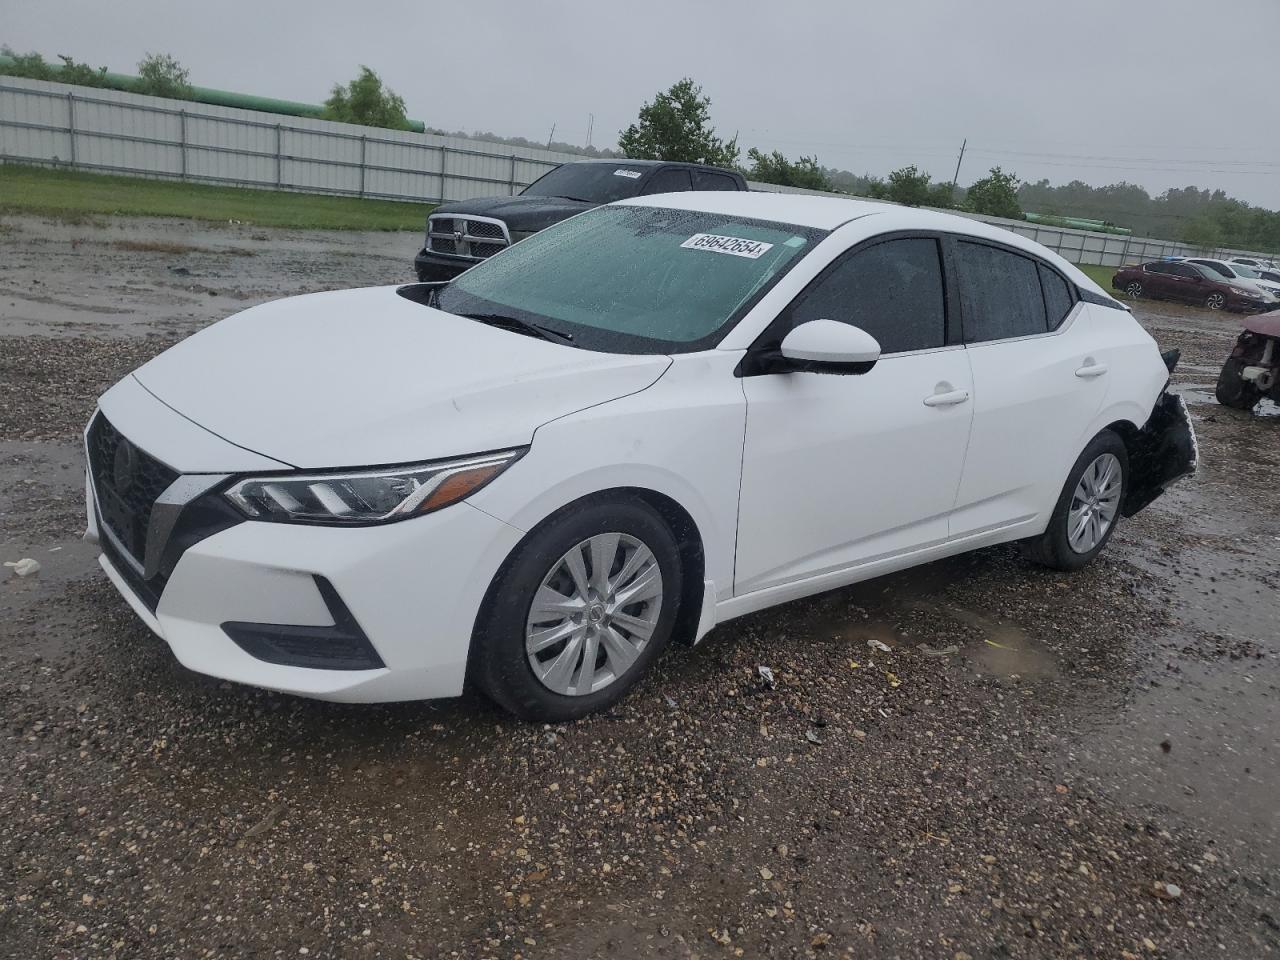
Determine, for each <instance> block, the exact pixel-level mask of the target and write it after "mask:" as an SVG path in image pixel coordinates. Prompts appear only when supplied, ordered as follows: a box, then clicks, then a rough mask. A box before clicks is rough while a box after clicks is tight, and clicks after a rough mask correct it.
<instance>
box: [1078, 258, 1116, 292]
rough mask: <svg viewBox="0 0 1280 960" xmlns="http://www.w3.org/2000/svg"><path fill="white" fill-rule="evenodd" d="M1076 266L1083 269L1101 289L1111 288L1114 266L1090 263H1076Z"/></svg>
mask: <svg viewBox="0 0 1280 960" xmlns="http://www.w3.org/2000/svg"><path fill="white" fill-rule="evenodd" d="M1076 266H1077V267H1079V268H1080V269H1081V270H1083V271H1084V272H1085V273H1086V274H1087V275H1088V276H1089V279H1091V280H1092V281H1093V282H1094V283H1096V284H1097V285H1098V286H1100V287H1101V288H1102V289H1103V290H1110V289H1111V278H1112V276H1114V275H1115V272H1116V268H1115V267H1099V266H1097V265H1095V264H1092V263H1077V264H1076Z"/></svg>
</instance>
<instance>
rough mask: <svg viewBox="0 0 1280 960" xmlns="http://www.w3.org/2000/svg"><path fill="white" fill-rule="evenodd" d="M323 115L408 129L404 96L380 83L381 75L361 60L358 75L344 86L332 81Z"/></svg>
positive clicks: (392, 128) (389, 127)
mask: <svg viewBox="0 0 1280 960" xmlns="http://www.w3.org/2000/svg"><path fill="white" fill-rule="evenodd" d="M324 116H325V119H326V120H341V121H342V122H343V123H359V124H363V125H364V126H366V127H386V128H388V129H390V130H408V129H409V119H408V117H406V116H405V113H404V100H403V99H402V98H401V97H400V96H399V95H398V94H397V93H396V92H395V91H394V90H392V89H391V88H390V87H383V85H382V78H381V77H379V76H378V75H377V74H376V73H374V72H373V71H372V70H370V69H369V68H368V67H366V66H364V65H363V64H361V65H360V73H359V75H358V76H357V77H356V78H355V79H354V80H352V81H351V82H350V83H349V84H347V85H346V86H345V87H344V86H343V85H342V84H340V83H336V84H334V86H333V92H332V93H330V94H329V99H328V100H326V101H325V102H324Z"/></svg>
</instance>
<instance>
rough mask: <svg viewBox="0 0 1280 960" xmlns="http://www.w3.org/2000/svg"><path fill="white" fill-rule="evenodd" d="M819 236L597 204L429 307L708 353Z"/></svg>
mask: <svg viewBox="0 0 1280 960" xmlns="http://www.w3.org/2000/svg"><path fill="white" fill-rule="evenodd" d="M825 235H826V233H825V231H821V230H814V229H811V228H808V227H797V226H792V225H789V224H784V223H772V222H768V221H761V220H752V219H748V218H745V217H730V216H725V215H723V214H717V213H701V212H695V211H688V210H668V209H664V208H661V207H639V206H636V207H632V206H614V207H601V208H600V209H598V210H593V211H591V212H589V213H584V214H582V215H580V216H577V217H574V218H572V219H570V220H566V221H564V222H563V223H559V224H557V225H556V226H554V227H551V228H549V229H547V230H544V231H542V232H541V233H537V234H534V235H533V236H532V237H529V238H528V239H527V240H522V241H521V242H520V243H518V244H516V245H515V246H513V247H511V248H510V249H508V250H505V251H503V252H502V253H501V254H499V255H498V256H495V257H492V258H490V259H488V260H485V261H483V262H482V263H479V264H477V265H476V266H474V267H472V268H471V269H470V270H468V271H467V272H466V273H463V274H461V275H460V276H459V277H458V278H457V279H456V280H454V281H453V282H452V283H450V284H448V285H447V286H445V287H443V288H441V289H440V290H439V292H438V293H437V295H436V298H435V304H434V306H436V307H438V308H439V309H441V310H444V311H446V312H448V313H454V314H460V315H466V316H476V317H480V316H484V317H490V318H491V317H493V316H494V315H502V316H508V317H513V318H515V319H516V320H519V321H523V322H524V323H528V324H538V325H540V326H543V327H546V328H550V329H551V330H553V331H555V332H557V333H560V334H568V335H571V336H572V337H573V343H574V345H575V346H579V347H583V348H586V349H589V350H600V351H604V352H609V353H688V352H691V351H694V350H702V349H706V348H708V347H711V346H714V345H715V344H716V343H717V342H718V341H719V340H720V337H721V336H722V335H723V332H726V331H727V328H728V327H729V326H730V325H731V324H732V323H735V322H736V321H737V320H738V319H739V318H740V317H741V315H742V314H743V313H745V312H746V310H747V309H749V308H750V306H751V305H752V304H753V303H755V301H756V300H758V299H759V297H760V296H762V295H763V294H764V293H765V291H767V290H768V289H769V288H770V287H771V286H773V284H774V283H776V282H777V280H778V279H779V278H780V277H781V276H782V275H783V274H785V273H786V272H787V271H788V270H789V269H791V267H792V266H794V265H795V263H796V262H797V261H798V260H799V259H800V258H801V257H802V256H803V255H804V254H805V253H807V252H808V251H809V250H811V249H812V248H813V245H814V244H815V243H817V242H818V240H819V239H821V238H822V237H823V236H825Z"/></svg>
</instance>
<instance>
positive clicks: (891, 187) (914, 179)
mask: <svg viewBox="0 0 1280 960" xmlns="http://www.w3.org/2000/svg"><path fill="white" fill-rule="evenodd" d="M931 179H932V178H931V177H930V176H929V174H927V173H925V172H923V171H921V170H917V169H916V165H915V164H914V163H913V164H912V165H911V166H909V167H903V168H901V169H900V170H895V171H893V173H891V174H889V183H888V186H887V187H886V190H885V196H884V199H886V200H892V201H893V202H894V203H901V204H903V205H904V206H908V207H922V206H925V205H926V204H928V203H929V196H930V192H929V181H930V180H931Z"/></svg>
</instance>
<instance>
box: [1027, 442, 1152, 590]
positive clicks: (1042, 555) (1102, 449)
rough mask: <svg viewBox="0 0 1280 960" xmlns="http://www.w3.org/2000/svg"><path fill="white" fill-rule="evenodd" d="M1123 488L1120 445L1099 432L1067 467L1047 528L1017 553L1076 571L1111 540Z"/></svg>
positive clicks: (1125, 477) (1125, 470)
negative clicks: (1070, 466)
mask: <svg viewBox="0 0 1280 960" xmlns="http://www.w3.org/2000/svg"><path fill="white" fill-rule="evenodd" d="M1128 485H1129V454H1128V451H1127V450H1126V449H1125V445H1124V441H1123V440H1121V439H1120V438H1119V437H1118V436H1117V435H1116V434H1114V433H1112V432H1111V431H1110V430H1103V431H1102V432H1101V433H1100V434H1098V435H1097V436H1096V437H1094V438H1093V439H1092V440H1091V441H1090V442H1089V445H1088V446H1087V447H1085V449H1084V452H1083V453H1082V454H1080V456H1079V458H1078V459H1077V460H1076V462H1075V465H1074V466H1072V468H1071V472H1070V473H1069V474H1068V475H1067V482H1066V484H1065V485H1064V486H1063V488H1062V493H1061V495H1060V496H1059V497H1058V502H1057V504H1056V505H1055V506H1054V509H1053V515H1052V516H1051V517H1050V518H1049V526H1048V527H1047V528H1046V529H1045V532H1044V533H1043V534H1041V535H1040V536H1039V537H1036V538H1035V539H1033V540H1027V541H1024V543H1023V545H1022V550H1023V553H1024V554H1025V555H1026V557H1027V558H1028V559H1030V560H1034V561H1035V562H1036V563H1040V564H1043V565H1044V566H1046V567H1052V568H1053V569H1055V570H1079V569H1080V568H1081V567H1083V566H1084V565H1085V564H1087V563H1088V562H1089V561H1090V560H1092V559H1093V558H1094V557H1096V556H1097V555H1098V554H1099V553H1101V552H1102V548H1103V547H1105V546H1106V545H1107V541H1108V540H1110V539H1111V535H1112V534H1113V533H1114V532H1115V529H1116V524H1117V523H1118V522H1119V520H1120V505H1121V504H1122V503H1123V502H1124V494H1125V491H1126V490H1127V489H1128Z"/></svg>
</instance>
